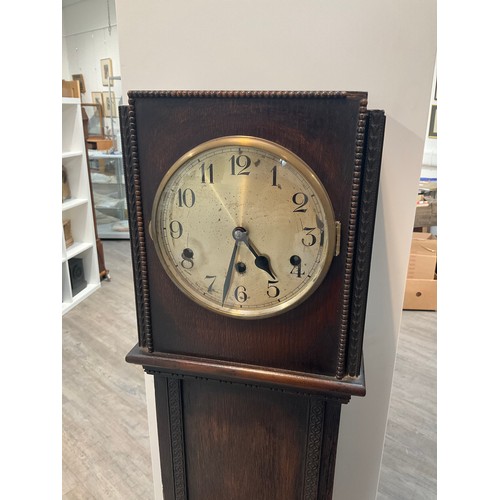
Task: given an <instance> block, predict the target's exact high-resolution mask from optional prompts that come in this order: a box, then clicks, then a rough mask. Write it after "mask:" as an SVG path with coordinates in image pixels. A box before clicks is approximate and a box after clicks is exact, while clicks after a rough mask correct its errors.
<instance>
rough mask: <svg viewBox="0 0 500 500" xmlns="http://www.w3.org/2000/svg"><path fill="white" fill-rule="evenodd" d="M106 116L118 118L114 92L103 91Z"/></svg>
mask: <svg viewBox="0 0 500 500" xmlns="http://www.w3.org/2000/svg"><path fill="white" fill-rule="evenodd" d="M102 96H103V103H104V116H106V117H108V118H116V117H117V116H118V112H117V107H116V97H115V93H114V92H103V93H102Z"/></svg>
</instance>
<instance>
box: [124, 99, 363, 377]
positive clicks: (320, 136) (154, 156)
mask: <svg viewBox="0 0 500 500" xmlns="http://www.w3.org/2000/svg"><path fill="white" fill-rule="evenodd" d="M130 109H131V113H132V116H133V118H132V119H131V122H132V123H133V127H132V132H131V133H130V134H129V135H130V136H131V137H130V142H131V143H132V148H131V149H130V150H131V156H130V158H129V160H128V162H129V163H130V162H133V163H134V164H135V166H137V167H138V168H137V172H136V174H137V173H138V174H139V177H140V178H137V179H136V181H137V182H138V185H140V203H141V216H142V218H143V219H142V220H141V221H140V224H141V227H142V228H143V230H144V228H147V226H148V224H149V221H150V219H151V209H152V203H153V198H154V195H155V193H156V189H157V186H158V184H159V183H160V181H161V179H162V177H163V175H164V174H165V173H166V171H167V170H168V168H169V167H170V166H171V165H172V164H173V163H174V162H175V161H176V160H177V159H178V158H179V157H180V156H181V155H182V154H184V153H185V152H186V151H188V150H189V149H191V148H192V147H193V146H195V145H196V144H198V143H201V142H204V141H206V140H209V139H213V138H214V137H220V136H224V135H235V134H242V135H252V136H257V137H265V138H267V139H269V140H273V141H275V142H278V143H279V144H281V145H283V146H284V147H287V148H289V149H291V150H293V151H294V152H295V153H296V154H298V155H299V156H300V157H301V158H302V159H303V160H304V161H306V163H308V164H309V166H310V167H311V168H312V169H313V170H315V171H316V173H317V174H318V176H319V178H320V179H321V181H322V182H323V184H324V185H325V187H326V189H327V191H328V193H329V195H330V197H331V199H332V203H333V207H334V210H335V214H336V217H337V219H338V220H340V222H341V223H342V240H343V244H342V245H341V253H340V256H339V257H336V258H335V259H334V261H333V264H332V266H331V268H330V271H329V273H328V274H327V277H326V279H325V281H324V282H323V283H322V285H321V286H320V287H319V289H318V290H317V291H316V292H315V294H314V295H313V296H312V297H311V298H310V299H309V300H308V301H306V302H305V303H303V304H301V305H300V306H299V307H297V308H296V309H294V310H292V311H289V312H287V313H285V314H284V315H281V316H278V317H275V318H269V319H266V320H261V321H241V320H235V319H232V318H226V317H222V316H219V315H215V314H213V313H211V312H208V311H206V310H204V309H202V308H201V307H199V306H197V305H195V304H193V303H192V302H191V301H190V300H189V299H188V298H187V297H185V296H184V295H183V294H182V293H180V292H179V291H178V289H177V288H176V287H175V285H174V284H173V283H172V282H171V281H170V280H169V279H168V278H167V276H166V275H165V273H164V271H163V268H162V266H161V264H160V262H159V260H158V258H157V256H156V252H155V249H154V246H153V243H152V241H151V240H150V238H149V237H148V236H147V231H144V234H145V237H144V238H143V242H142V245H143V250H141V252H143V253H141V254H140V259H142V260H143V261H144V262H145V261H147V281H148V283H147V285H148V287H147V289H148V293H149V297H150V299H151V302H150V304H148V308H149V307H150V309H148V310H150V311H151V317H150V330H149V331H150V332H154V341H151V342H150V344H154V346H151V345H150V347H149V349H154V350H155V351H160V352H167V353H177V354H185V355H192V356H204V357H209V358H213V359H218V360H226V361H235V362H242V363H252V364H257V365H262V366H272V367H276V368H283V369H290V370H297V371H304V372H309V373H320V374H327V375H337V376H340V377H341V376H342V375H343V370H344V357H345V354H346V345H347V341H346V337H347V329H348V322H349V306H350V280H351V273H352V269H353V266H352V264H351V263H352V259H353V256H354V243H355V233H356V224H357V203H358V194H359V193H358V191H359V181H360V169H361V161H362V154H363V141H364V120H365V117H366V95H365V94H364V93H350V94H346V93H343V94H340V93H331V94H330V93H329V94H328V95H325V94H321V95H320V93H318V95H316V94H311V95H294V94H291V93H290V94H287V93H283V95H280V96H278V97H276V98H269V97H266V96H261V97H259V96H258V95H257V96H256V95H253V96H246V95H244V93H243V95H234V96H232V97H231V95H225V96H224V97H223V98H221V99H218V98H217V97H214V98H204V97H203V96H197V97H190V96H187V97H185V96H182V95H181V94H179V95H176V96H170V95H168V96H167V95H165V94H162V93H154V92H153V93H133V94H132V98H131V105H130ZM186 131H189V133H186ZM133 166H134V165H133ZM146 172H147V175H146ZM135 189H137V186H136V187H135ZM148 321H149V319H148ZM235 339H237V340H236V341H235ZM145 343H146V344H147V343H148V341H147V340H146V341H145ZM142 345H144V344H142ZM304 353H307V356H304Z"/></svg>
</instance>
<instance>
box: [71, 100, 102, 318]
mask: <svg viewBox="0 0 500 500" xmlns="http://www.w3.org/2000/svg"><path fill="white" fill-rule="evenodd" d="M62 165H63V166H64V167H65V168H66V172H67V178H68V183H69V188H70V191H71V197H70V198H68V199H67V200H65V201H63V203H62V220H61V235H62V314H65V313H67V312H68V311H69V310H70V309H72V308H73V307H74V306H76V305H77V304H78V303H79V302H81V301H82V300H84V299H85V298H86V297H88V296H89V295H90V294H91V293H93V292H95V291H96V290H97V289H98V288H99V287H100V285H101V282H100V277H99V265H98V260H97V248H96V241H95V229H94V217H93V212H92V198H91V193H90V183H89V175H88V168H87V157H86V152H85V140H84V135H83V122H82V110H81V104H80V99H78V98H69V97H63V100H62ZM65 220H69V221H70V224H71V236H72V238H73V241H74V242H73V243H72V244H71V245H68V246H66V238H65V235H64V225H63V222H64V221H65ZM72 259H81V260H72ZM74 264H76V266H74ZM82 271H83V277H82V276H81V274H82ZM78 277H79V278H80V280H78V279H77V278H78ZM82 278H83V279H82ZM72 282H73V283H74V288H75V292H74V291H73V286H72ZM85 282H86V284H85ZM82 283H83V284H85V286H82ZM80 288H81V289H80ZM76 290H78V292H77V293H76Z"/></svg>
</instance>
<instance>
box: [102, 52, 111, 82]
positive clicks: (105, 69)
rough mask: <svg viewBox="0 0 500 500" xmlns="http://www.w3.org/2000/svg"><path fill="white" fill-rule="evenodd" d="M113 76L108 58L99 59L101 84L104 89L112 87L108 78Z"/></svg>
mask: <svg viewBox="0 0 500 500" xmlns="http://www.w3.org/2000/svg"><path fill="white" fill-rule="evenodd" d="M112 76H113V63H112V61H111V59H110V58H106V59H101V78H102V84H103V85H104V86H105V87H112V86H113V80H110V78H111V77H112Z"/></svg>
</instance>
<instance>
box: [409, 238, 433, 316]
mask: <svg viewBox="0 0 500 500" xmlns="http://www.w3.org/2000/svg"><path fill="white" fill-rule="evenodd" d="M403 309H414V310H422V311H435V310H436V309H437V239H436V238H435V237H434V236H433V235H432V234H430V233H418V232H415V233H413V238H412V242H411V250H410V260H409V263H408V273H407V275H406V289H405V296H404V303H403Z"/></svg>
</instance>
